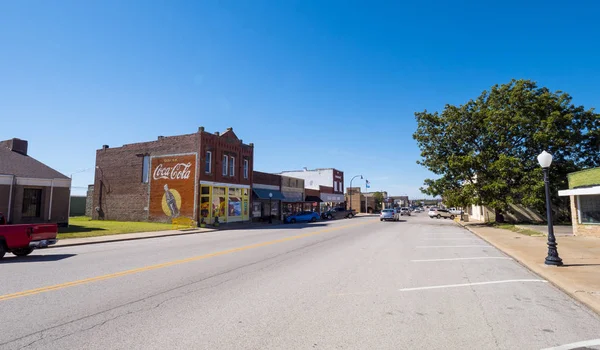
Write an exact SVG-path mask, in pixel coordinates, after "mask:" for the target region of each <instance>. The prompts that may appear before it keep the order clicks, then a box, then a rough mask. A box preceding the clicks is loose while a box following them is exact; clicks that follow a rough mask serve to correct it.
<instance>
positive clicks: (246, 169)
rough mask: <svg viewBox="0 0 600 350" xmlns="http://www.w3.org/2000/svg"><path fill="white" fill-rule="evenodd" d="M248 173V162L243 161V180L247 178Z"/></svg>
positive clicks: (246, 160)
mask: <svg viewBox="0 0 600 350" xmlns="http://www.w3.org/2000/svg"><path fill="white" fill-rule="evenodd" d="M249 173H250V162H249V161H248V159H244V179H247V178H248V174H249Z"/></svg>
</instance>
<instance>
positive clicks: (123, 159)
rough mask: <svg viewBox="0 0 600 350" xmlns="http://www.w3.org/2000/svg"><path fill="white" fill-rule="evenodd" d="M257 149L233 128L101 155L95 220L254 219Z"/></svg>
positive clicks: (162, 139)
mask: <svg viewBox="0 0 600 350" xmlns="http://www.w3.org/2000/svg"><path fill="white" fill-rule="evenodd" d="M253 160H254V145H253V144H252V143H250V144H244V143H243V142H242V140H240V139H239V138H238V137H237V136H236V134H235V133H234V132H233V129H232V128H229V129H227V131H226V132H224V133H223V134H220V133H219V132H215V133H214V134H213V133H209V132H206V131H205V130H204V128H203V127H200V128H198V131H197V132H196V133H193V134H187V135H179V136H170V137H164V136H159V137H158V139H157V140H155V141H149V142H141V143H135V144H128V145H124V146H122V147H117V148H110V147H109V146H107V145H105V146H103V147H102V149H99V150H97V151H96V174H95V181H94V194H93V205H92V207H93V210H92V218H93V219H107V220H129V221H159V222H171V221H172V220H173V219H177V220H185V219H187V220H193V221H195V222H199V221H201V220H204V222H206V223H213V222H214V221H216V220H218V221H219V222H221V223H223V222H235V221H247V220H249V219H250V214H249V211H250V186H251V184H252V173H253Z"/></svg>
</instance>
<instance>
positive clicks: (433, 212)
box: [428, 208, 455, 219]
mask: <svg viewBox="0 0 600 350" xmlns="http://www.w3.org/2000/svg"><path fill="white" fill-rule="evenodd" d="M428 215H429V217H430V218H432V219H433V218H438V219H441V218H444V219H454V217H455V215H454V214H452V213H451V212H450V211H449V210H447V209H440V208H429V213H428Z"/></svg>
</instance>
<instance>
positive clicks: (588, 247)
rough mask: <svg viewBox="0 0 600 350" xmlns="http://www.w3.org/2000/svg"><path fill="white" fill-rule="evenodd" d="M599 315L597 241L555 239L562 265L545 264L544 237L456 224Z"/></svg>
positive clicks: (599, 251)
mask: <svg viewBox="0 0 600 350" xmlns="http://www.w3.org/2000/svg"><path fill="white" fill-rule="evenodd" d="M458 223H459V224H460V225H462V226H464V227H465V228H466V229H468V230H469V231H471V232H473V233H474V234H476V235H477V236H479V237H481V238H482V239H484V240H486V241H487V242H488V243H490V244H492V245H494V246H495V247H496V248H498V249H500V250H501V251H503V252H505V253H506V254H508V255H510V256H511V257H512V258H513V259H515V260H517V261H518V262H520V263H521V264H523V265H524V266H526V267H528V268H529V269H530V270H532V271H533V272H535V273H537V274H538V275H540V276H542V277H543V278H545V279H546V280H548V281H550V282H551V283H553V284H554V285H556V286H557V287H559V288H560V289H562V290H563V291H565V292H566V293H567V294H569V295H571V296H572V297H574V298H575V299H577V300H579V301H580V302H582V303H584V304H586V305H587V306H589V307H590V308H591V309H593V310H594V311H596V312H597V313H599V314H600V238H594V237H577V236H570V237H569V236H563V237H558V238H557V243H558V253H559V255H560V257H561V258H562V259H563V263H564V266H561V267H555V266H548V265H545V264H544V259H545V258H546V255H547V252H548V247H547V245H546V242H547V237H546V236H543V237H530V236H526V235H521V234H519V233H515V232H512V231H509V230H504V229H498V228H493V227H489V226H486V225H485V224H483V223H481V222H458Z"/></svg>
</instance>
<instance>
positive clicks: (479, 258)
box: [411, 256, 512, 262]
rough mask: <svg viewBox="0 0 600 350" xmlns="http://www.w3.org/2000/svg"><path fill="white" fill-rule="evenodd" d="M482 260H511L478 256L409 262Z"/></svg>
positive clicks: (501, 257)
mask: <svg viewBox="0 0 600 350" xmlns="http://www.w3.org/2000/svg"><path fill="white" fill-rule="evenodd" d="M483 259H500V260H512V258H508V257H505V256H479V257H474V258H449V259H421V260H411V262H430V261H455V260H483Z"/></svg>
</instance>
